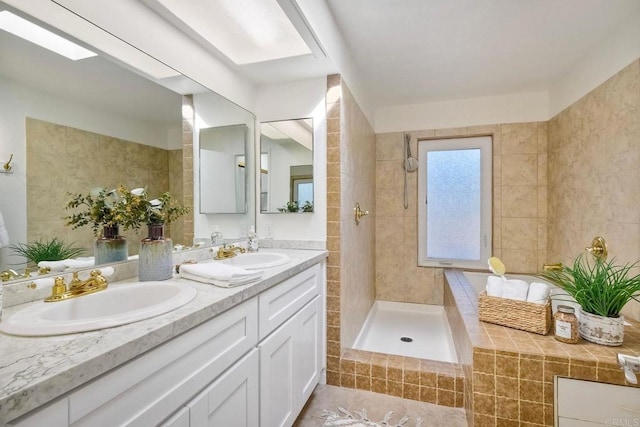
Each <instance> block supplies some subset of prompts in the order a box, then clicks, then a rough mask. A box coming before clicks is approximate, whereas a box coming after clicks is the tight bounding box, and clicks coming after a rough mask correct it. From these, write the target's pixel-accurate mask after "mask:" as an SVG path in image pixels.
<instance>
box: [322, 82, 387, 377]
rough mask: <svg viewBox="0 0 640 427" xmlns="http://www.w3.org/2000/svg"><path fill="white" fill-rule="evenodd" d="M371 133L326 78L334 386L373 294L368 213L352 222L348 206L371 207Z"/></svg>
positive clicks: (349, 99) (340, 88)
mask: <svg viewBox="0 0 640 427" xmlns="http://www.w3.org/2000/svg"><path fill="white" fill-rule="evenodd" d="M374 186H375V134H374V133H373V128H372V127H371V125H370V124H369V122H368V121H367V119H366V117H365V116H364V114H363V113H362V111H361V110H360V108H359V106H358V104H357V102H356V100H355V99H354V98H353V96H352V94H351V92H350V91H349V89H348V87H347V86H346V84H345V83H344V82H343V81H342V79H341V77H340V76H339V75H332V76H329V77H328V78H327V187H328V191H327V249H328V250H329V258H328V261H327V381H328V382H329V384H334V385H340V371H341V364H340V358H341V356H342V350H343V349H344V348H346V347H349V346H351V344H352V343H353V341H354V340H355V337H356V335H357V333H358V331H359V329H360V326H361V325H362V324H363V322H364V319H365V318H366V316H367V314H368V312H369V309H370V308H371V305H372V304H373V301H374V299H375V287H374V271H375V264H374V263H375V259H374V247H375V234H374V233H375V230H374V225H375V222H374V218H372V216H373V215H371V216H370V217H366V218H364V219H363V221H362V222H361V223H360V225H357V226H356V225H355V222H354V216H353V215H354V212H353V207H354V206H355V203H356V202H359V203H360V205H361V206H362V208H363V209H364V210H372V207H373V203H374V198H375V195H374Z"/></svg>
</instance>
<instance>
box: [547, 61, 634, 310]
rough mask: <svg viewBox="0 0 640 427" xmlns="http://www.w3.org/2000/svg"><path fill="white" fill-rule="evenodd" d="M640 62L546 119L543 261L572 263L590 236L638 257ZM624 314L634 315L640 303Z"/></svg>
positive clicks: (622, 255)
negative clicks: (546, 221)
mask: <svg viewBox="0 0 640 427" xmlns="http://www.w3.org/2000/svg"><path fill="white" fill-rule="evenodd" d="M639 164H640V60H636V61H634V62H633V63H631V64H630V65H629V66H627V67H626V68H624V69H623V70H621V71H620V72H618V73H617V74H616V75H615V76H613V77H611V78H610V79H609V80H607V81H606V82H605V83H603V84H602V85H600V86H598V87H597V88H595V89H594V90H593V91H591V92H590V93H589V94H587V95H586V96H584V97H583V98H582V99H580V100H579V101H577V102H576V103H574V104H573V105H571V106H570V107H569V108H567V109H565V110H564V111H562V112H561V113H559V114H558V115H557V116H555V117H554V118H553V119H552V120H551V121H550V122H549V188H550V191H549V246H548V247H549V260H550V261H553V262H557V261H560V262H563V263H565V264H572V263H573V261H574V259H575V257H576V256H577V255H578V254H579V253H580V252H582V251H583V250H584V248H585V246H588V245H589V243H590V242H591V239H592V238H593V237H594V236H597V235H600V236H603V237H604V238H605V239H606V240H607V243H608V247H609V252H610V258H611V257H615V258H616V260H617V261H618V262H619V263H626V262H635V261H637V260H638V259H640V168H639ZM625 311H626V314H631V315H632V316H633V317H635V318H640V304H637V303H635V304H634V305H633V306H630V307H627V310H625Z"/></svg>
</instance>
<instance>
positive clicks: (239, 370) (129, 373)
mask: <svg viewBox="0 0 640 427" xmlns="http://www.w3.org/2000/svg"><path fill="white" fill-rule="evenodd" d="M270 253H272V254H273V255H267V254H270ZM260 254H264V256H262V257H260V259H259V260H258V259H254V260H250V259H249V258H251V257H250V256H249V257H246V258H244V259H243V256H244V255H239V256H238V257H237V258H235V263H237V264H247V263H252V262H253V263H255V262H261V263H264V266H262V267H261V268H264V275H263V276H262V279H261V280H260V281H258V282H255V283H253V284H249V285H244V286H239V287H234V288H219V287H215V286H212V285H208V284H204V283H199V282H195V281H190V280H185V279H182V278H179V277H177V276H176V277H175V278H173V279H171V280H168V281H165V282H142V283H134V282H135V279H127V280H122V281H121V282H115V283H110V284H109V288H108V289H107V290H106V291H102V292H99V293H96V294H93V295H88V296H83V297H80V298H77V301H78V303H80V302H81V301H82V299H83V298H87V300H86V301H87V302H86V303H84V304H82V306H81V307H80V308H79V309H70V310H66V309H65V310H62V309H57V310H54V308H55V307H54V306H55V305H56V304H64V303H68V302H70V301H65V302H64V303H49V304H45V303H43V302H42V301H36V302H33V303H28V304H21V305H17V306H13V307H8V308H6V309H5V310H4V313H3V318H4V320H3V322H4V321H11V320H12V319H14V317H16V316H12V315H13V314H14V313H17V312H20V314H21V315H22V314H23V313H26V314H25V315H28V316H32V317H30V318H27V319H28V320H31V319H37V321H34V322H31V321H27V322H25V321H24V319H22V322H21V324H22V326H23V327H24V328H26V329H28V330H29V331H31V332H32V333H31V334H34V333H35V334H38V333H40V334H42V335H44V334H47V333H50V334H63V333H64V334H65V335H53V336H40V337H36V336H17V335H9V334H5V333H3V334H0V354H2V357H1V362H0V379H2V380H1V381H0V425H10V426H39V425H47V426H70V425H74V426H75V425H140V426H149V425H163V426H189V425H192V426H199V425H233V426H257V425H260V426H275V425H291V424H292V423H293V421H294V420H295V418H296V417H297V415H298V414H299V412H300V411H301V410H302V407H303V406H304V404H305V402H306V400H307V399H308V398H309V396H310V395H311V392H312V391H313V389H314V387H315V385H316V384H317V383H318V382H319V381H320V378H321V375H322V373H323V368H324V359H325V357H324V344H323V343H324V314H323V313H324V300H325V298H324V295H325V283H326V279H325V258H326V252H325V251H312V250H273V251H270V252H260ZM248 255H251V254H248ZM286 258H289V259H290V261H289V262H287V263H286V264H281V262H282V260H283V259H286ZM279 260H280V261H279ZM279 263H280V264H281V265H277V264H279ZM23 286H27V284H26V283H25V284H24V285H23ZM99 294H103V295H104V296H102V297H100V299H99V303H94V302H91V297H96V298H95V299H96V300H98V298H97V297H98V295H99ZM185 301H187V302H185ZM118 302H120V304H118ZM171 304H174V305H175V306H177V308H172V307H171ZM46 305H48V306H51V307H54V308H52V309H49V310H54V311H55V313H54V314H51V313H49V314H47V315H42V314H37V312H38V310H42V307H43V306H46ZM159 306H161V307H162V310H164V314H157V313H153V314H151V316H153V317H148V316H147V317H148V318H146V319H144V320H138V321H135V318H131V317H129V318H128V320H126V318H127V316H134V317H135V316H141V318H143V317H145V315H144V313H145V310H154V309H156V310H157V309H158V307H159ZM61 307H62V306H61ZM87 307H90V308H87ZM99 308H100V309H101V310H103V312H102V313H101V315H100V316H94V317H93V318H91V316H92V314H91V313H95V310H98V309H99ZM74 310H77V311H75V312H74ZM82 310H84V311H82ZM162 310H161V311H162ZM118 311H119V313H118ZM34 313H35V314H34ZM141 313H142V314H141ZM76 314H77V316H76ZM147 314H148V313H147ZM38 316H39V317H38ZM74 316H76V317H75V319H74V318H73V317H74ZM114 318H116V319H117V318H124V319H125V320H123V321H122V322H124V324H121V325H120V326H112V325H106V326H99V327H101V328H103V329H99V330H93V331H88V332H80V333H69V332H70V331H72V330H73V328H74V326H75V327H76V328H77V327H82V325H84V324H87V323H91V322H100V321H109V320H113V319H114ZM51 319H54V320H53V321H52V320H51ZM56 319H57V321H56ZM131 319H134V321H133V322H132V323H127V321H131ZM18 320H19V319H18ZM18 320H16V322H17V323H20V322H18ZM122 322H121V323H122ZM62 324H64V328H67V329H61V330H57V331H50V332H46V331H45V332H42V331H43V330H44V329H42V328H45V329H46V328H47V327H60V325H62ZM94 326H95V325H94ZM2 328H9V325H2ZM29 328H30V329H29ZM38 328H41V329H40V330H38ZM94 329H95V328H94ZM16 333H21V335H26V334H29V333H28V332H27V333H24V331H23V332H20V331H18V332H16Z"/></svg>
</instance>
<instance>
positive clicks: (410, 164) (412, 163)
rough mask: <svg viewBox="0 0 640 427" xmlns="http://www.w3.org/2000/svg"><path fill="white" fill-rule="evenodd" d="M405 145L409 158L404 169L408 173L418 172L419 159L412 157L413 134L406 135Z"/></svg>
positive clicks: (405, 161)
mask: <svg viewBox="0 0 640 427" xmlns="http://www.w3.org/2000/svg"><path fill="white" fill-rule="evenodd" d="M404 144H405V146H406V150H407V157H406V159H405V160H404V169H405V170H406V171H407V172H415V171H416V170H418V159H416V158H415V157H413V156H412V155H411V134H408V133H405V134H404Z"/></svg>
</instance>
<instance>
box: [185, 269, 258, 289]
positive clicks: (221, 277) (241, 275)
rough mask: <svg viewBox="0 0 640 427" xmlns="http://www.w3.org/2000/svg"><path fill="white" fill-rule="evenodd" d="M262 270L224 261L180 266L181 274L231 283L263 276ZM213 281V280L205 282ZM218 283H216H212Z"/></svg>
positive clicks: (243, 281) (249, 280)
mask: <svg viewBox="0 0 640 427" xmlns="http://www.w3.org/2000/svg"><path fill="white" fill-rule="evenodd" d="M262 274H263V271H262V270H245V269H244V268H240V267H236V266H233V265H228V264H223V263H203V264H184V265H182V266H180V276H182V277H185V278H188V279H191V280H197V279H194V277H200V278H202V279H210V280H213V281H217V282H228V283H229V284H230V285H235V286H238V285H245V284H247V283H250V282H252V281H255V280H258V279H260V278H261V277H262ZM200 281H202V280H200ZM205 283H211V282H208V281H207V282H205ZM212 284H216V283H212Z"/></svg>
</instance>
